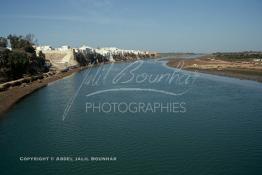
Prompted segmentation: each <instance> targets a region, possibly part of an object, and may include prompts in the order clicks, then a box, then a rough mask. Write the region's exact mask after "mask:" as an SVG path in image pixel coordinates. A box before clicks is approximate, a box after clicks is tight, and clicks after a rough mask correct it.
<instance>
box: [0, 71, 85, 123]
mask: <svg viewBox="0 0 262 175" xmlns="http://www.w3.org/2000/svg"><path fill="white" fill-rule="evenodd" d="M86 68H88V66H85V67H76V68H73V69H69V70H68V71H67V72H59V73H56V74H54V75H52V76H48V77H45V78H43V79H39V80H35V81H33V82H31V83H27V84H22V85H19V86H14V87H11V88H9V89H7V90H5V91H2V92H0V118H1V117H2V116H3V114H4V113H5V112H6V111H7V110H9V109H10V108H11V107H12V106H13V105H14V104H16V103H17V102H19V101H20V100H21V99H23V98H24V97H26V96H27V95H29V94H31V93H33V92H35V91H37V90H38V89H41V88H43V87H45V86H47V85H48V84H49V83H51V82H54V81H56V80H59V79H62V78H64V77H67V76H69V75H72V74H73V73H75V72H79V71H81V70H83V69H86Z"/></svg>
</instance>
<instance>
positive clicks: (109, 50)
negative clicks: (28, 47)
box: [36, 45, 149, 57]
mask: <svg viewBox="0 0 262 175" xmlns="http://www.w3.org/2000/svg"><path fill="white" fill-rule="evenodd" d="M70 49H73V50H74V51H75V52H81V53H83V54H90V53H96V54H100V55H102V56H105V57H107V56H109V55H113V56H114V55H125V54H134V55H145V54H149V52H145V51H140V50H126V49H119V48H116V47H104V48H92V47H89V46H85V45H83V46H81V47H80V48H71V47H70V46H67V45H65V46H62V47H59V48H53V47H51V46H37V47H36V50H37V51H43V52H45V51H51V50H56V51H68V50H70Z"/></svg>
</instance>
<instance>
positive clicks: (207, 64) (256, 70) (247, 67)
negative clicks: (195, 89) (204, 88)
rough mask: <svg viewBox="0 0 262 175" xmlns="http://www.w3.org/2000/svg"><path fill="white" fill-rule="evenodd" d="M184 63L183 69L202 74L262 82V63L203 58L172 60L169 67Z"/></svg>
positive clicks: (210, 57)
mask: <svg viewBox="0 0 262 175" xmlns="http://www.w3.org/2000/svg"><path fill="white" fill-rule="evenodd" d="M181 62H183V66H182V69H184V70H188V71H196V72H201V73H207V74H213V75H220V76H228V77H234V78H239V79H246V80H253V81H258V82H262V63H261V62H254V61H233V60H232V61H228V60H222V59H215V58H212V56H208V55H207V56H203V57H199V58H195V59H183V58H179V59H177V58H170V59H168V63H167V65H168V66H171V67H178V65H179V64H181Z"/></svg>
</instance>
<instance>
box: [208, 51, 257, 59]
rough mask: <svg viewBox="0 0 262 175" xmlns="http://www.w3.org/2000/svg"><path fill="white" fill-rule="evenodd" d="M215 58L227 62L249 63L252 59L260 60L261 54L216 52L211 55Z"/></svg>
mask: <svg viewBox="0 0 262 175" xmlns="http://www.w3.org/2000/svg"><path fill="white" fill-rule="evenodd" d="M213 55H214V56H215V58H217V59H222V60H228V61H238V60H239V61H250V60H253V59H262V52H252V51H250V52H228V53H221V52H217V53H214V54H213Z"/></svg>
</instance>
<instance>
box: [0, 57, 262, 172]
mask: <svg viewBox="0 0 262 175" xmlns="http://www.w3.org/2000/svg"><path fill="white" fill-rule="evenodd" d="M121 71H122V72H121ZM120 72H121V74H119V73H120ZM165 74H168V75H169V76H167V77H165V76H164V75H165ZM172 75H177V76H173V79H172ZM178 75H179V76H178ZM157 76H158V78H159V77H161V76H162V79H161V78H159V79H156V81H150V77H151V80H152V77H157ZM99 77H100V78H99ZM174 77H175V78H174ZM113 104H114V105H116V106H117V107H115V108H116V109H114V110H113ZM99 105H100V106H99ZM102 105H105V106H103V107H104V108H102V109H101V106H102ZM159 105H161V106H162V105H163V106H162V107H163V108H162V110H161V109H160V108H159ZM168 105H169V106H168ZM170 105H171V106H170ZM172 105H173V106H172ZM145 106H146V107H145ZM152 106H153V107H152ZM130 107H131V109H129V108H130ZM167 108H168V109H167ZM0 155H1V157H0V167H1V169H0V174H1V175H3V174H40V175H41V174H75V175H77V174H165V175H166V174H192V175H196V174H202V175H204V174H207V175H210V174H212V175H215V174H223V175H225V174H230V175H232V174H238V175H239V174H261V172H262V166H261V162H262V84H261V83H257V82H253V81H247V80H239V79H234V78H226V77H220V76H214V75H206V74H200V73H190V72H186V71H180V70H179V69H173V68H168V67H167V66H165V63H164V62H162V61H157V60H146V61H139V62H135V63H118V64H113V65H111V64H106V65H103V66H99V67H94V68H92V69H86V70H84V71H82V72H79V73H77V74H74V75H72V76H70V77H68V78H65V79H62V80H59V81H56V82H55V83H51V84H50V85H48V86H47V87H45V88H43V89H40V90H38V91H36V92H35V93H33V94H31V95H30V96H28V97H27V98H25V99H23V100H22V101H21V102H19V103H18V104H17V105H15V106H14V107H13V108H12V109H11V110H10V111H9V112H8V113H6V114H5V116H4V117H3V119H2V120H1V121H0ZM26 157H49V158H50V157H54V158H56V157H71V158H72V159H73V161H71V160H70V161H59V160H57V161H56V160H54V161H51V160H49V161H26V159H25V158H26ZM74 157H84V158H86V160H85V161H76V160H74ZM91 157H100V158H101V157H102V158H103V157H113V158H116V160H111V161H105V160H104V161H102V160H100V161H98V160H97V159H95V160H91ZM87 159H89V161H87Z"/></svg>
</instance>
